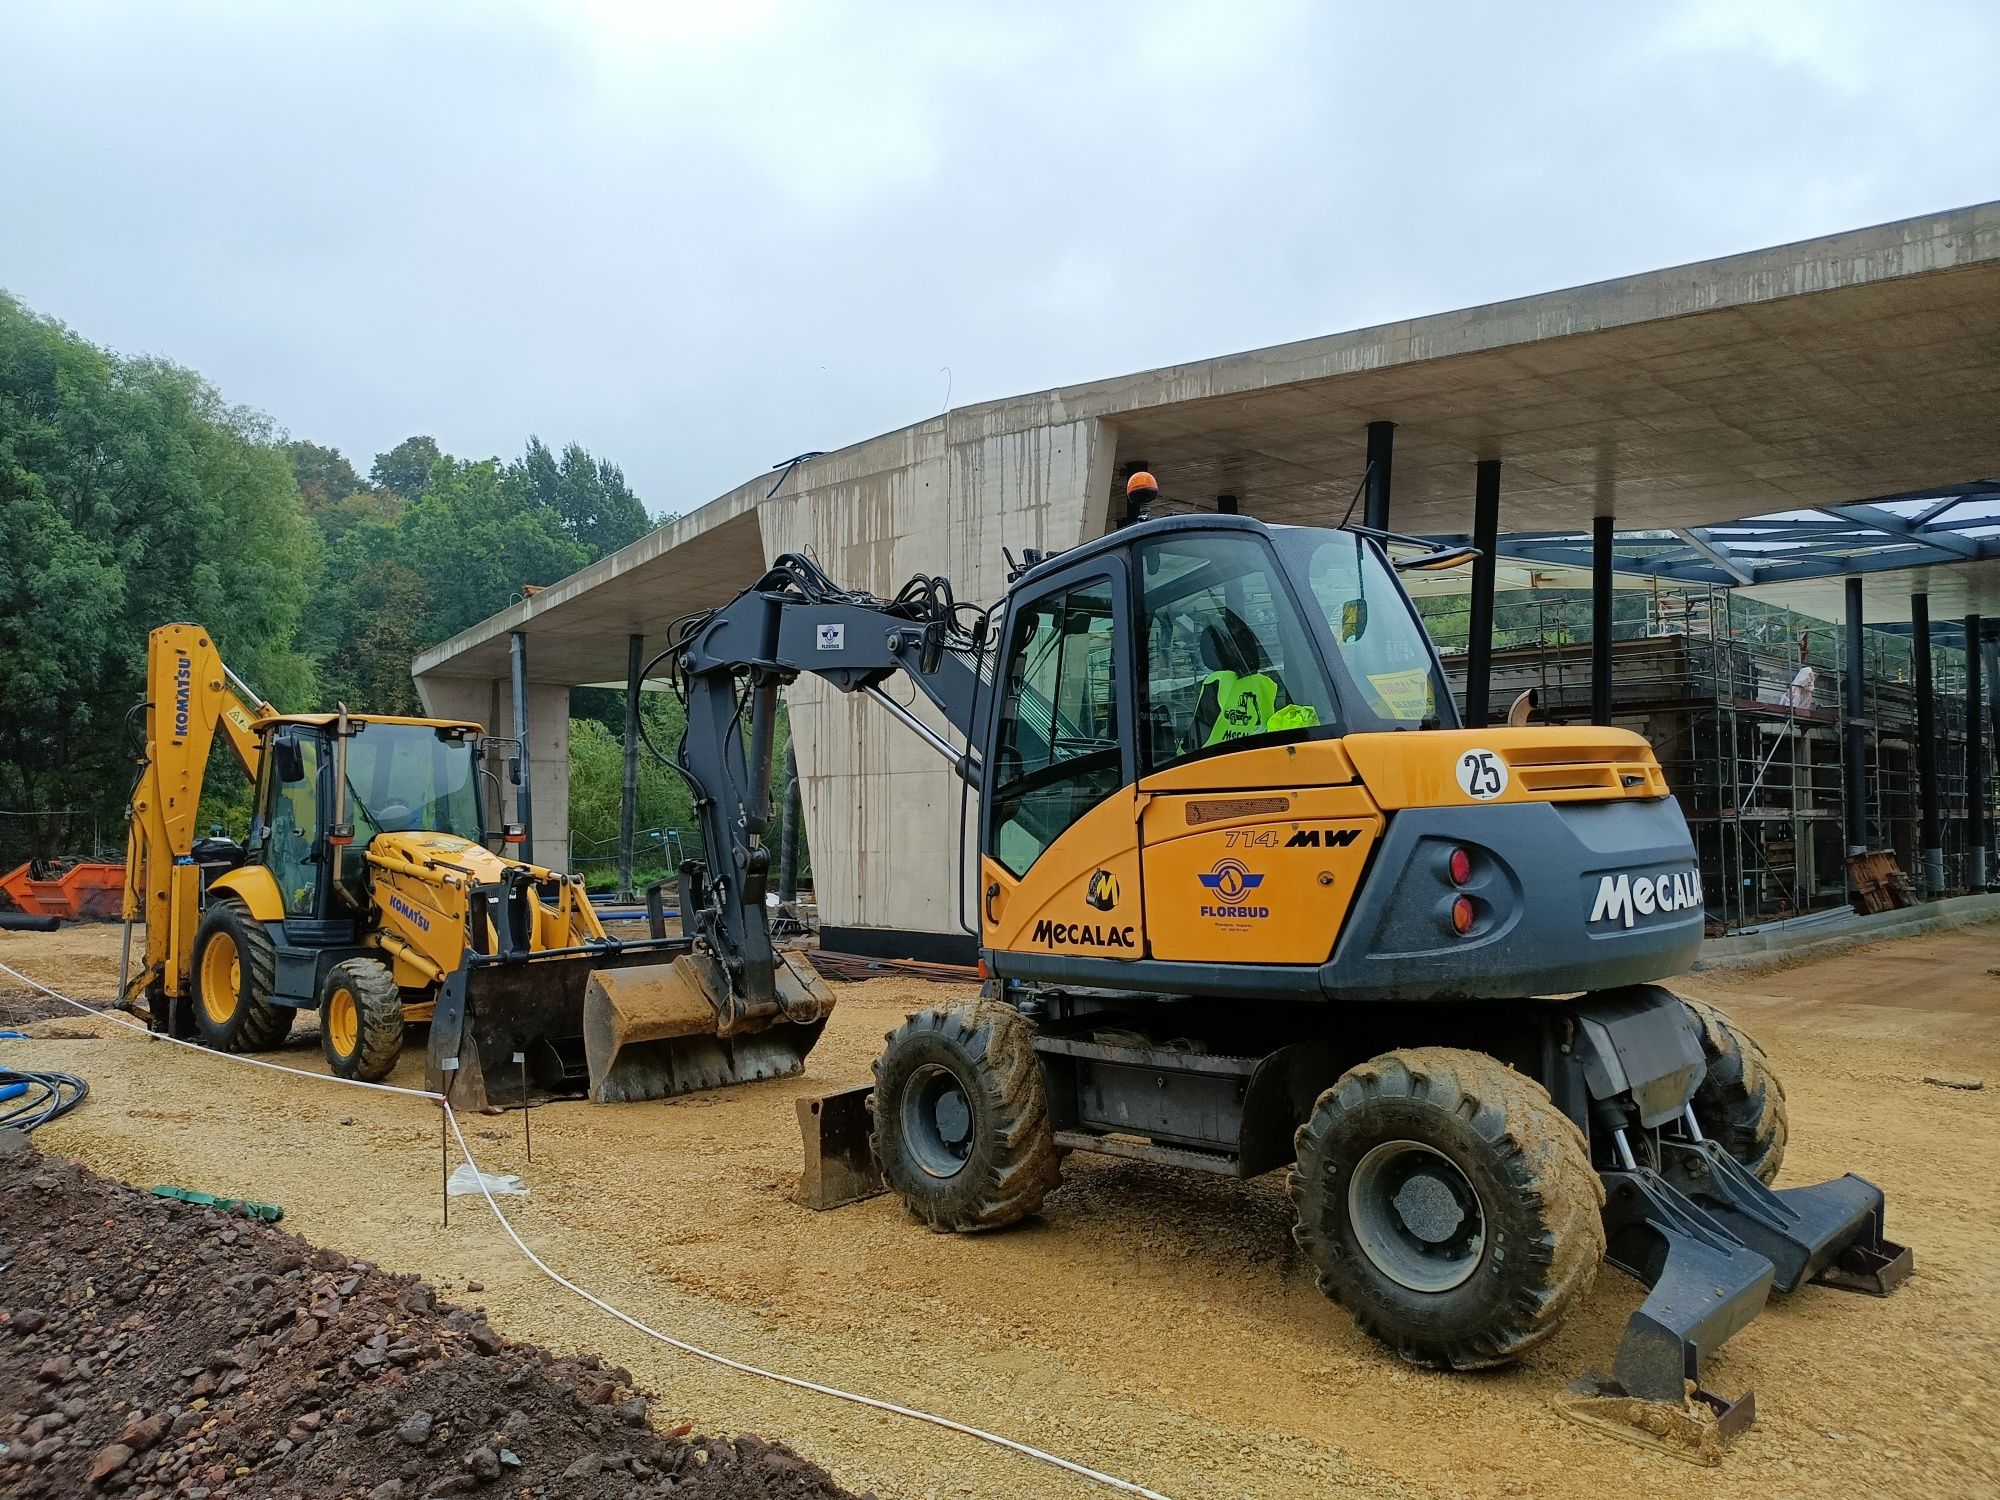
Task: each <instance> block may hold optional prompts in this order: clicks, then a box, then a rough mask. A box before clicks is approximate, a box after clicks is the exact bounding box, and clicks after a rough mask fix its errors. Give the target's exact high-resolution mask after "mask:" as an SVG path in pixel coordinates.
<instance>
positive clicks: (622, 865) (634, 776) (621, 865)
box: [618, 635, 646, 901]
mask: <svg viewBox="0 0 2000 1500" xmlns="http://www.w3.org/2000/svg"><path fill="white" fill-rule="evenodd" d="M645 655H646V638H645V637H644V636H643V635H628V636H627V637H626V638H625V782H624V785H623V787H621V788H620V791H619V798H618V899H619V900H620V901H631V900H633V899H635V898H636V897H637V895H638V892H637V891H636V890H635V889H634V888H633V884H632V838H633V834H634V831H635V830H636V828H637V827H638V821H639V671H640V669H641V668H642V667H643V666H644V665H645Z"/></svg>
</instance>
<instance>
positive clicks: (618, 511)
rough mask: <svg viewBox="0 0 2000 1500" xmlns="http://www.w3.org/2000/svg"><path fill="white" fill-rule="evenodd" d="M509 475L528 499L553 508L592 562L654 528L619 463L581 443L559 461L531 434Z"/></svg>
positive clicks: (509, 479) (569, 450)
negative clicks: (597, 455) (596, 455)
mask: <svg viewBox="0 0 2000 1500" xmlns="http://www.w3.org/2000/svg"><path fill="white" fill-rule="evenodd" d="M507 479H508V482H509V483H510V484H514V485H518V486H520V487H522V489H523V490H524V491H525V493H526V497H527V499H528V500H529V502H530V503H532V504H535V505H539V506H542V507H545V508H546V509H548V510H550V511H552V512H554V513H555V515H556V516H557V517H558V519H559V520H560V521H561V523H562V528H563V530H564V531H565V532H567V533H568V534H569V535H570V537H571V538H572V539H573V540H575V541H576V542H578V543H579V544H581V545H582V546H583V547H584V548H585V549H586V550H588V552H589V553H590V556H591V558H592V559H593V560H595V559H597V558H600V557H603V556H604V555H605V554H606V553H608V552H616V551H617V550H618V549H619V548H620V547H623V546H626V545H627V544H629V543H631V542H636V541H637V540H638V539H639V538H640V537H642V536H644V535H645V534H646V533H647V532H648V531H650V530H652V529H653V523H652V520H651V518H650V517H648V516H647V514H646V507H645V506H644V505H643V504H642V503H641V502H640V500H639V497H638V496H637V495H635V494H633V493H632V491H631V489H630V488H629V487H628V486H627V485H626V483H625V475H624V473H623V472H622V471H621V470H620V469H619V468H618V466H617V465H616V464H611V463H605V462H603V461H601V460H599V459H595V458H592V457H591V456H590V452H589V450H588V449H586V448H585V447H584V446H583V445H582V444H581V443H571V444H569V445H568V446H567V447H565V448H564V449H563V451H562V457H561V458H560V459H558V458H557V457H556V456H555V455H554V454H553V453H551V452H550V451H549V449H548V446H547V445H546V444H544V443H543V442H542V440H541V439H540V438H538V437H531V438H529V439H528V449H527V452H526V453H524V454H522V456H521V457H520V458H519V459H518V460H517V461H515V462H514V463H511V464H509V465H508V466H507Z"/></svg>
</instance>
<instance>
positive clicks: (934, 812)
mask: <svg viewBox="0 0 2000 1500" xmlns="http://www.w3.org/2000/svg"><path fill="white" fill-rule="evenodd" d="M1116 449H1117V433H1116V429H1114V428H1113V427H1112V426H1111V425H1110V424H1109V423H1106V422H1103V421H1099V420H1095V419H1086V420H1082V421H1073V422H1062V423H1057V424H1052V425H1048V426H1041V427H1035V428H1032V429H1030V430H1027V431H1015V432H997V433H996V432H990V431H986V430H982V429H981V428H980V427H977V426H974V425H972V424H958V423H955V422H954V420H953V419H952V418H950V417H941V418H939V419H937V420H936V421H933V422H930V423H926V424H923V425H922V426H920V427H915V428H911V429H908V430H907V431H905V432H901V433H896V434H892V435H891V436H890V437H888V438H885V439H881V440H878V441H876V442H873V443H868V444H864V445H862V446H861V447H860V448H857V449H849V450H846V451H845V452H842V453H840V454H837V455H832V456H830V457H829V458H827V459H821V460H816V461H814V462H813V463H811V464H808V465H805V466H803V467H802V468H800V469H799V470H798V471H797V472H796V473H795V474H794V475H793V477H792V478H791V479H789V480H787V481H786V483H785V486H784V488H783V489H782V490H781V491H780V492H779V494H778V495H777V497H776V498H774V499H772V500H770V501H767V502H765V503H764V504H763V505H762V506H761V507H760V508H759V511H758V520H759V524H760V525H761V527H762V529H763V536H764V550H765V553H766V556H767V558H774V557H776V556H777V555H778V554H779V553H781V552H796V551H804V550H807V549H810V550H811V552H812V553H813V555H814V556H815V557H817V558H818V560H819V562H820V565H821V566H822V567H824V568H825V569H826V571H827V572H828V573H829V574H830V575H831V576H832V577H833V578H834V580H835V581H836V582H839V583H841V584H845V585H848V586H850V587H856V588H865V589H867V590H869V591H870V592H872V593H876V594H880V595H885V596H886V595H889V594H893V593H894V592H895V591H896V590H897V589H899V588H901V587H902V585H903V584H904V583H905V582H906V581H907V580H908V579H909V578H910V576H911V575H912V574H915V573H920V572H921V573H941V574H944V575H945V576H946V577H948V578H950V579H951V581H952V585H953V587H954V589H955V590H956V593H957V597H958V598H959V599H960V600H961V601H966V602H971V603H974V604H979V605H985V604H990V603H992V602H993V601H995V600H997V599H998V598H999V597H1000V596H1001V594H1002V593H1004V592H1005V589H1006V581H1007V579H1006V564H1005V562H1004V560H1003V559H1002V557H1001V548H1002V547H1006V548H1009V549H1011V550H1012V551H1013V553H1014V555H1015V556H1016V557H1019V556H1020V554H1021V551H1022V549H1023V548H1027V547H1038V548H1042V549H1044V550H1052V549H1056V548H1062V547H1071V546H1075V545H1076V544H1077V543H1078V542H1082V541H1087V540H1089V539H1090V538H1092V537H1095V536H1099V535H1101V534H1102V533H1103V531H1104V529H1105V527H1106V525H1107V521H1108V515H1107V510H1108V506H1107V501H1106V497H1107V496H1108V495H1109V494H1110V492H1111V489H1112V482H1111V477H1112V471H1113V465H1114V463H1115V461H1116ZM892 691H894V689H893V687H892ZM898 696H899V697H900V698H903V699H905V700H908V699H911V698H915V699H916V706H917V708H918V711H919V712H920V713H921V714H922V716H923V717H924V718H925V720H926V721H927V722H929V723H931V724H932V725H933V726H934V727H937V728H938V729H940V730H941V731H943V730H944V729H945V726H944V725H943V724H942V722H941V720H940V719H939V718H938V716H937V715H936V714H935V713H934V712H932V710H931V709H930V707H929V705H928V703H925V702H924V701H923V700H922V698H921V697H920V696H918V695H917V694H916V693H915V690H914V689H913V688H910V687H908V686H907V685H906V686H905V688H904V690H903V691H902V692H900V693H899V694H898ZM788 702H789V706H790V709H791V714H792V725H793V735H794V744H795V745H796V747H797V753H798V761H799V776H800V780H801V782H802V786H803V791H804V796H805V807H806V834H807V839H808V841H809V843H810V847H811V850H812V866H813V876H814V881H815V887H816V891H817V895H818V900H819V908H820V920H821V922H822V924H824V925H826V926H830V927H860V926H871V927H892V928H913V929H918V930H923V931H929V932H944V933H950V932H956V931H958V930H959V926H960V912H959V911H958V909H957V899H958V897H959V896H960V894H961V893H969V892H970V891H971V890H972V884H971V881H972V878H973V876H972V871H973V864H972V861H971V859H970V858H969V857H968V860H967V863H966V865H965V867H964V868H965V875H964V878H963V880H962V881H961V880H959V879H958V878H956V877H955V875H954V871H953V866H952V861H953V854H954V851H955V850H956V849H957V848H958V847H959V839H958V831H957V830H958V817H959V809H960V783H959V780H958V778H957V777H956V776H955V775H953V774H952V772H951V771H950V770H949V768H948V767H947V766H946V765H945V763H944V761H943V760H942V758H941V757H939V756H938V755H937V754H936V752H934V751H932V750H930V749H928V748H927V747H925V746H924V745H923V744H922V743H921V742H920V741H919V740H918V739H917V737H916V736H915V735H913V734H912V733H910V731H909V730H907V729H905V728H903V727H902V726H901V725H899V724H897V723H896V722H895V721H894V720H893V719H892V718H890V716H889V715H888V714H887V713H885V712H884V711H883V710H882V709H881V708H880V707H879V706H878V705H876V704H874V703H871V702H869V701H868V700H867V699H865V698H862V697H860V696H858V695H854V696H850V695H845V694H842V693H839V692H837V691H835V690H833V689H832V688H830V687H828V686H827V685H826V684H825V683H823V682H820V681H819V680H818V679H816V678H801V679H800V680H799V682H798V683H796V684H795V685H794V686H793V687H792V688H791V689H790V690H789V693H788ZM948 737H949V736H948ZM969 801H970V804H971V806H972V807H976V805H977V799H976V797H975V798H972V799H969ZM971 815H972V814H971V812H970V810H968V818H970V816H971ZM974 843H975V841H974V840H972V839H971V838H969V837H968V839H967V840H966V841H965V844H966V850H967V854H968V856H970V854H971V850H972V848H973V846H974ZM964 906H965V912H964V916H965V918H966V919H967V920H970V918H971V916H972V902H971V897H970V895H969V894H966V895H965V896H964Z"/></svg>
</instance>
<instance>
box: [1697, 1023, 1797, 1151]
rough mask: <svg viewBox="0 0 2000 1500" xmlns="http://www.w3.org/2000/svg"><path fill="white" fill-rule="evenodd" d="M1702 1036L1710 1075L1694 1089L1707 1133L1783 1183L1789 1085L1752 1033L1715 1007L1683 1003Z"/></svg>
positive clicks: (1698, 1113) (1701, 1119) (1702, 1130)
mask: <svg viewBox="0 0 2000 1500" xmlns="http://www.w3.org/2000/svg"><path fill="white" fill-rule="evenodd" d="M1681 1004H1683V1005H1685V1006H1686V1007H1687V1008H1688V1014H1689V1015H1691V1016H1693V1017H1694V1023H1695V1029H1696V1030H1697V1031H1699V1032H1700V1033H1701V1056H1702V1061H1704V1062H1705V1063H1707V1064H1708V1072H1707V1074H1706V1076H1704V1077H1703V1078H1702V1081H1701V1086H1700V1087H1699V1088H1697V1089H1696V1090H1695V1091H1694V1099H1693V1100H1692V1101H1691V1102H1692V1103H1693V1105H1694V1118H1695V1123H1696V1124H1698V1125H1699V1126H1701V1133H1702V1134H1703V1135H1705V1136H1707V1137H1708V1138H1709V1139H1710V1140H1712V1141H1714V1142H1715V1143H1716V1144H1717V1145H1719V1146H1720V1147H1722V1149H1723V1150H1724V1151H1727V1152H1728V1153H1729V1154H1730V1155H1731V1156H1733V1157H1735V1158H1736V1159H1737V1160H1738V1161H1739V1162H1741V1163H1742V1164H1743V1165H1744V1166H1745V1167H1747V1168H1749V1169H1750V1170H1751V1171H1752V1172H1754V1173H1756V1174H1757V1177H1758V1179H1759V1180H1760V1181H1762V1182H1764V1183H1767V1184H1768V1183H1771V1182H1774V1181H1776V1180H1777V1176H1778V1168H1779V1166H1780V1165H1781V1164H1782V1163H1783V1162H1784V1160H1785V1137H1786V1134H1787V1130H1786V1123H1785V1086H1784V1084H1782V1083H1780V1082H1779V1081H1778V1075H1777V1074H1776V1073H1774V1072H1772V1071H1771V1063H1770V1059H1768V1058H1766V1057H1765V1056H1764V1049H1763V1048H1762V1047H1760V1046H1758V1045H1757V1043H1756V1042H1755V1041H1754V1040H1752V1039H1751V1036H1750V1034H1749V1033H1748V1032H1746V1031H1743V1030H1742V1029H1740V1028H1739V1027H1738V1026H1737V1025H1736V1023H1735V1022H1734V1021H1732V1020H1730V1019H1729V1017H1727V1016H1725V1015H1724V1014H1723V1013H1722V1012H1721V1011H1719V1010H1717V1009H1716V1008H1715V1007H1714V1006H1712V1005H1704V1004H1702V1002H1701V1001H1699V1000H1685V999H1684V1000H1682V1001H1681Z"/></svg>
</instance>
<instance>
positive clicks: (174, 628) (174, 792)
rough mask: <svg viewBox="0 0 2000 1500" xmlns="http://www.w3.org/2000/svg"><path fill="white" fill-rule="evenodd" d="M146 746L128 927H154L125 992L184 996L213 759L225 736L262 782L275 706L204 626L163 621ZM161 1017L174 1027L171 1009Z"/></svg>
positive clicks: (152, 653)
mask: <svg viewBox="0 0 2000 1500" xmlns="http://www.w3.org/2000/svg"><path fill="white" fill-rule="evenodd" d="M141 709H142V711H143V713H144V716H145V744H144V747H143V749H142V750H141V752H140V757H139V771H138V776H137V778H136V779H135V780H134V782H133V785H132V805H131V810H130V817H129V820H128V823H127V832H126V836H125V922H126V940H127V944H128V947H129V943H130V935H131V928H132V925H133V924H134V923H140V924H143V925H144V927H145V931H146V944H145V952H144V955H143V957H142V959H141V962H140V964H139V966H138V967H137V968H136V969H133V968H131V967H130V965H129V963H128V965H127V966H126V967H127V972H126V974H125V976H124V979H123V983H122V993H123V998H124V1000H125V1002H126V1003H127V1004H128V1005H129V1004H131V1003H133V1002H134V1001H136V1000H137V999H139V998H140V997H141V996H146V997H149V998H150V997H152V996H154V995H166V996H175V995H178V994H180V992H181V990H182V988H183V986H184V985H185V982H186V976H187V974H188V972H189V967H190V961H191V959H192V956H193V947H194V933H195V925H196V924H197V923H198V922H199V921H200V920H201V889H200V883H201V872H200V871H199V870H198V869H197V868H196V867H195V864H194V841H195V835H196V826H195V818H196V814H197V812H198V810H199V809H200V806H201V792H202V782H203V780H204V779H205V778H206V776H207V774H208V757H209V752H210V750H211V749H213V748H214V745H215V737H216V735H217V734H220V735H221V736H222V737H223V739H224V740H226V741H227V742H228V745H229V748H230V751H231V752H232V753H233V754H234V755H235V757H236V760H237V763H238V764H240V765H241V766H242V767H243V771H244V774H245V775H247V776H248V777H249V778H250V779H251V780H252V781H253V782H254V781H255V780H256V779H257V773H258V770H259V768H260V766H261V764H262V760H263V742H262V739H261V738H260V736H259V735H258V734H257V732H256V730H255V728H254V727H253V725H254V721H255V720H256V719H257V718H259V717H260V716H263V715H268V714H270V713H271V712H272V711H273V710H272V708H271V706H270V705H269V704H268V703H266V702H265V701H264V699H263V697H262V696H261V695H259V694H258V693H256V692H253V691H252V690H251V688H250V687H249V685H248V684H246V683H245V682H244V681H243V679H242V678H240V677H238V676H237V675H236V674H235V673H234V672H232V671H230V670H229V668H228V667H227V666H226V665H225V664H224V663H223V660H222V657H221V655H220V653H218V652H217V650H216V649H215V643H214V642H213V641H212V640H211V639H210V638H209V634H208V632H207V631H206V630H204V629H202V628H201V627H200V626H199V625H162V626H160V627H159V628H158V629H157V630H155V631H153V632H152V634H151V635H149V636H148V637H147V638H146V701H145V702H144V703H143V704H142V705H141ZM153 1013H154V1015H155V1017H156V1018H157V1019H158V1020H159V1022H160V1024H164V1015H165V1009H164V1007H163V1006H162V1007H154V1008H153Z"/></svg>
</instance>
